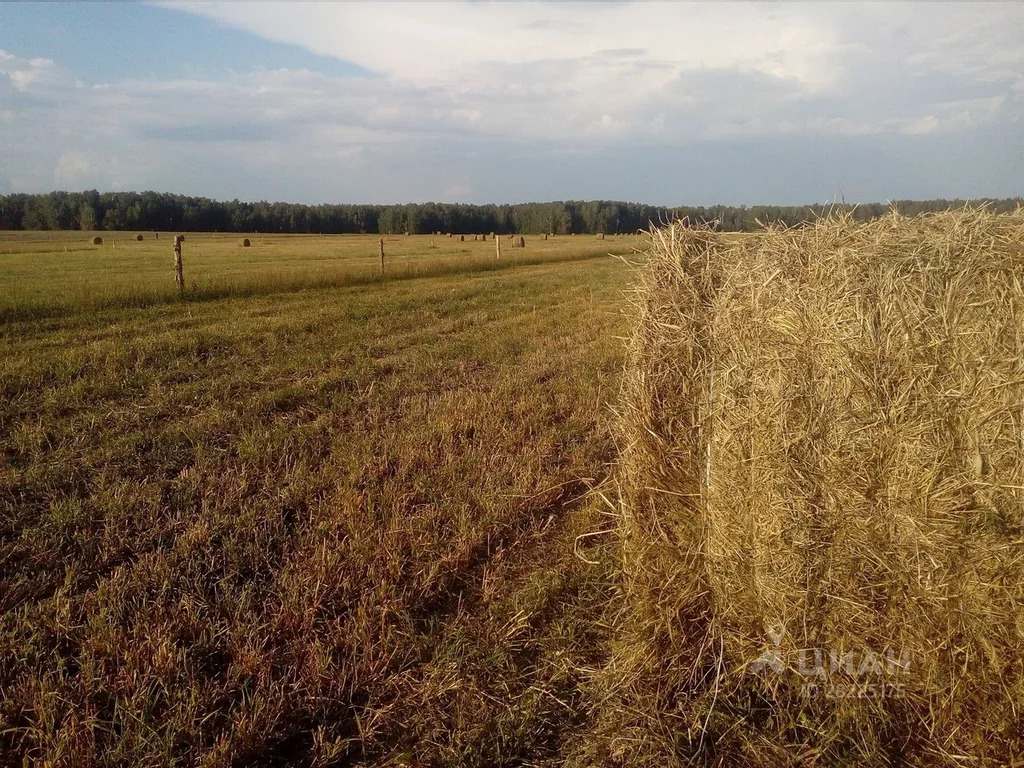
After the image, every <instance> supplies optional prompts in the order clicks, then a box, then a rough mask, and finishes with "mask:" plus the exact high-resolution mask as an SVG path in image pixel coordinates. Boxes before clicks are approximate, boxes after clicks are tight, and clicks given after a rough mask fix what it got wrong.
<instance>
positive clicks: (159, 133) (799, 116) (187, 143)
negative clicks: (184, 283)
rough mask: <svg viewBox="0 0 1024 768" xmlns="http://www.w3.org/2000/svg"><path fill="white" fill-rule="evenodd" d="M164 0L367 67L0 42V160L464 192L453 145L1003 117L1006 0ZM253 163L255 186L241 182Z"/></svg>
mask: <svg viewBox="0 0 1024 768" xmlns="http://www.w3.org/2000/svg"><path fill="white" fill-rule="evenodd" d="M174 7H177V8H180V9H181V10H182V11H183V12H187V13H189V14H195V15H201V16H205V17H209V18H213V19H216V20H217V21H218V22H221V23H223V24H226V25H229V26H232V27H236V28H239V29H244V30H248V31H250V32H253V33H255V34H257V35H259V36H261V37H263V38H266V39H270V40H276V41H281V42H286V43H291V44H295V45H299V46H302V47H303V48H306V49H308V50H310V51H313V52H316V53H319V54H324V55H328V56H333V57H336V58H338V59H342V60H345V61H350V62H353V63H355V64H357V65H359V66H360V67H362V68H363V69H364V70H367V71H369V74H367V75H356V76H347V77H333V76H327V75H325V74H322V73H319V72H313V71H308V70H288V69H277V70H270V69H255V70H248V71H233V72H230V73H225V74H224V76H222V77H219V78H213V77H210V78H208V79H175V80H167V81H152V80H145V81H143V80H136V79H133V78H132V75H131V74H130V68H129V67H127V65H126V70H125V76H124V77H123V78H112V79H111V80H110V81H109V82H106V83H101V84H97V85H92V86H85V85H83V84H82V83H80V82H78V81H77V80H76V78H75V77H74V76H73V75H74V73H71V72H68V71H66V70H63V69H62V68H61V66H60V63H59V62H57V63H54V62H52V61H48V60H45V59H38V58H35V59H23V58H19V57H16V56H14V55H12V54H9V53H5V52H3V51H0V166H2V167H4V168H5V169H7V172H8V173H10V174H11V176H12V179H13V178H14V177H15V176H16V177H17V179H18V181H19V182H21V181H24V180H28V182H29V183H30V186H31V188H37V189H38V188H44V189H45V188H47V187H48V186H49V185H50V184H53V183H57V185H58V186H96V187H100V188H110V187H111V186H116V187H135V188H139V187H158V188H162V189H180V188H182V187H181V186H178V180H179V179H182V180H184V179H188V180H189V181H188V184H189V185H191V186H189V187H188V188H189V189H192V190H196V188H197V186H198V187H200V188H199V189H198V191H203V192H205V193H207V194H219V195H227V196H234V195H236V194H237V195H241V196H246V197H258V196H263V195H267V194H273V195H275V196H280V197H292V198H294V199H306V200H309V199H318V198H319V199H324V197H325V196H326V197H327V198H328V199H338V198H342V199H350V200H366V199H378V200H387V199H402V198H404V197H407V198H409V199H417V198H418V199H429V198H438V197H450V196H462V195H485V194H488V192H487V191H486V190H487V189H489V187H487V186H486V184H485V183H484V182H483V181H481V179H480V178H479V177H478V174H479V172H476V173H470V174H469V175H467V170H466V167H465V165H466V164H467V163H471V162H473V160H472V158H473V157H474V153H475V152H478V151H479V152H484V153H487V152H491V153H492V154H494V155H496V156H498V157H499V158H500V157H505V156H513V155H516V153H517V152H519V151H520V150H522V151H523V152H526V151H528V152H529V153H531V154H533V155H535V156H540V157H559V158H565V157H576V156H586V155H601V156H602V157H608V156H609V154H610V153H621V152H625V151H628V150H631V149H633V148H634V147H637V146H642V147H647V148H648V151H650V152H651V153H652V154H653V153H660V154H670V153H674V152H679V151H680V149H681V148H685V147H687V146H689V145H691V144H692V143H693V142H701V141H703V142H708V141H711V142H741V141H755V140H758V141H760V140H775V139H778V140H785V139H787V138H794V139H801V138H803V137H832V138H836V137H840V138H849V139H858V138H863V137H869V138H871V139H872V140H874V139H876V138H878V137H887V136H888V137H900V136H913V137H914V138H915V139H917V138H918V137H926V136H928V137H932V136H941V135H943V134H949V133H952V132H957V131H960V132H963V131H970V130H977V129H980V128H984V127H986V126H990V127H991V126H1007V125H1011V124H1015V123H1016V122H1017V121H1020V119H1021V117H1022V116H1024V46H1022V45H1021V44H1020V43H1019V41H1018V32H1019V30H1020V29H1021V28H1024V5H1020V4H996V5H985V6H981V5H979V4H964V5H955V4H954V5H948V4H941V5H940V4H839V5H820V4H793V5H786V4H768V5H751V4H742V3H723V4H696V5H695V4H672V3H593V4H581V3H493V2H468V3H466V2H462V3H391V2H389V3H376V4H366V3H328V4H323V3H302V4H274V3H221V4H193V3H184V4H180V5H175V6H174ZM907 140H908V141H909V140H910V139H907ZM83 148H85V149H84V150H83ZM1011 149H1012V148H1011ZM1018 149H1019V148H1018ZM85 150H87V151H85ZM461 158H465V163H463V162H461V161H460V159H461ZM381 169H390V170H381ZM490 170H495V169H493V168H492V169H490ZM498 175H501V174H500V173H499V174H498ZM271 179H272V180H274V184H275V187H274V188H275V189H276V190H278V191H276V192H273V193H268V192H266V191H263V189H264V188H263V187H260V185H261V184H263V185H265V184H266V183H268V180H271ZM11 183H13V181H12V182H11ZM181 184H182V185H184V184H185V182H184V181H182V182H181ZM203 185H205V186H203Z"/></svg>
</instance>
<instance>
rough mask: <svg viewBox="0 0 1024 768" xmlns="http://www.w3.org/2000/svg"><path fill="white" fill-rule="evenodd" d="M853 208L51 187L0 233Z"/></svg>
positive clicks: (315, 227)
mask: <svg viewBox="0 0 1024 768" xmlns="http://www.w3.org/2000/svg"><path fill="white" fill-rule="evenodd" d="M966 202H967V201H965V200H924V201H916V200H898V201H894V203H893V205H895V206H896V207H897V208H898V209H899V210H900V211H902V212H903V213H906V214H916V213H923V212H927V211H939V210H945V209H948V208H956V207H962V206H963V205H965V204H966ZM971 202H972V203H982V202H985V203H988V204H989V205H990V206H991V208H992V210H995V211H1000V212H1005V211H1012V210H1014V209H1015V208H1016V207H1017V206H1019V205H1022V204H1024V199H1022V198H1019V197H1016V198H1009V199H1002V200H989V199H986V200H973V201H971ZM830 208H832V209H844V210H853V211H854V216H855V217H856V218H858V219H870V218H874V217H876V216H879V215H881V214H883V213H885V212H886V211H887V210H888V208H889V204H888V203H868V204H863V205H856V206H854V205H838V204H837V205H832V206H821V205H817V206H814V205H802V206H778V205H754V206H749V207H748V206H731V205H712V206H677V207H666V206H653V205H643V204H641V203H623V202H616V201H609V200H592V201H587V202H583V201H576V200H569V201H565V202H555V203H520V204H517V205H463V204H458V203H422V204H417V203H410V204H407V205H349V204H345V205H299V204H295V203H268V202H258V203H244V202H240V201H238V200H231V201H229V202H225V201H219V200H210V199H208V198H205V197H187V196H185V195H172V194H168V193H164V192H104V193H102V194H101V193H99V192H96V191H95V190H93V191H89V192H50V193H48V194H45V195H24V194H14V195H0V229H42V230H47V229H81V230H116V231H137V230H141V231H146V230H162V231H187V232H268V233H270V232H283V233H293V234H343V233H381V234H401V233H405V232H412V233H414V234H426V233H430V232H442V233H447V232H452V233H455V234H473V233H477V232H498V233H502V234H512V233H521V234H539V233H542V232H550V233H553V234H596V233H602V232H603V233H605V234H618V233H628V232H636V231H637V230H638V229H647V228H648V227H649V226H650V224H651V223H655V224H657V223H659V222H667V221H671V220H675V219H680V218H686V219H688V220H689V221H691V222H709V223H710V222H715V223H716V226H717V227H718V228H720V229H722V230H723V231H728V232H749V231H752V230H755V229H757V228H758V222H762V223H768V222H782V223H785V224H789V225H797V224H800V223H802V222H806V221H810V220H813V219H814V218H815V217H817V216H820V215H821V214H822V213H823V212H824V211H826V210H828V209H830Z"/></svg>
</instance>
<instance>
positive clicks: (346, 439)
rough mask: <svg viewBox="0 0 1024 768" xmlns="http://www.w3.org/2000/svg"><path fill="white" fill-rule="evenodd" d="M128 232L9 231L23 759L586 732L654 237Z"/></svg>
mask: <svg viewBox="0 0 1024 768" xmlns="http://www.w3.org/2000/svg"><path fill="white" fill-rule="evenodd" d="M104 237H105V242H104V244H103V245H102V246H98V247H93V246H91V245H86V244H85V243H86V242H87V239H86V235H85V234H83V233H70V234H69V233H61V234H56V233H55V234H54V235H53V239H50V238H49V236H48V234H47V233H22V234H17V235H12V234H7V235H5V236H4V238H3V240H2V247H0V266H2V268H3V272H2V275H3V278H2V279H0V286H2V290H0V306H2V307H3V309H0V317H3V318H5V322H3V323H0V392H2V398H0V563H2V564H3V567H2V569H0V610H2V620H0V622H2V623H0V764H4V765H6V764H10V765H21V764H22V763H23V761H24V762H25V763H26V764H27V763H38V764H50V765H68V766H72V765H76V766H77V765H100V766H103V765H110V766H113V765H147V766H149V765H168V766H169V765H204V766H215V765H216V766H220V765H223V766H227V765H276V764H300V765H306V764H313V763H315V764H320V765H327V764H337V765H452V766H454V765H524V764H534V765H536V764H552V765H555V764H561V762H562V760H563V759H564V757H565V756H566V755H568V754H571V753H572V752H573V751H574V750H576V749H577V748H579V746H580V744H581V743H582V742H583V741H585V739H586V733H587V729H588V728H589V726H590V716H591V712H592V709H593V701H594V697H593V696H592V689H591V686H592V685H593V676H594V674H595V672H596V671H597V670H598V669H599V668H600V667H601V665H602V663H603V661H604V659H605V655H606V653H607V650H608V645H609V642H608V641H609V634H610V626H611V623H612V621H611V619H612V616H613V614H614V613H615V612H616V611H617V610H618V607H619V602H618V597H617V594H618V593H617V588H616V586H615V569H616V567H617V566H616V557H615V552H614V540H613V537H612V536H609V535H606V534H604V533H601V532H602V531H604V532H607V531H609V530H610V529H611V528H612V527H613V526H614V519H613V518H612V517H610V516H609V515H608V514H607V511H608V508H607V506H605V504H604V502H603V501H602V500H601V496H600V494H599V493H595V492H593V489H595V488H598V486H599V485H600V483H601V482H602V481H603V480H604V479H605V478H606V477H607V475H608V471H609V464H610V463H611V462H612V461H613V460H614V457H615V446H614V444H613V440H612V437H611V434H610V433H609V431H608V428H607V423H608V422H609V419H608V416H607V408H608V404H609V403H610V402H611V401H613V400H614V398H615V396H616V393H617V390H618V382H619V378H620V368H621V364H622V357H623V351H622V342H621V340H620V338H619V337H620V336H621V335H622V334H623V333H624V332H625V325H626V322H625V318H624V317H623V315H622V296H623V291H624V290H625V289H626V287H627V286H628V283H629V281H630V279H631V275H630V269H629V267H628V266H627V265H626V264H624V263H623V262H622V261H621V260H619V259H614V258H611V257H609V256H607V255H602V254H608V253H609V252H610V251H615V250H618V251H619V252H627V251H629V250H630V249H631V248H632V247H633V245H634V244H635V243H636V239H635V238H625V237H623V238H616V239H613V238H609V239H608V241H596V240H594V239H593V238H586V237H579V236H577V237H561V238H556V239H555V240H553V241H549V242H548V243H543V242H542V241H539V240H538V238H536V237H534V238H530V237H527V247H526V248H525V249H522V250H518V249H517V250H516V251H513V250H512V249H510V248H508V241H503V242H502V253H503V257H504V261H503V263H502V265H501V266H502V269H501V270H500V271H494V270H493V267H494V255H493V254H494V244H493V242H491V241H490V240H489V241H487V242H486V243H480V242H467V243H458V242H452V241H451V240H449V239H448V238H441V237H436V238H434V240H435V245H436V246H437V248H434V249H431V248H430V240H431V238H430V237H429V236H427V237H423V236H420V237H393V238H388V239H387V242H386V247H387V249H388V253H389V254H393V261H389V266H388V275H387V277H388V278H390V277H395V276H399V277H405V278H411V277H412V276H413V275H415V274H417V273H420V274H424V275H433V276H424V277H418V278H415V279H401V280H391V279H385V280H383V281H380V278H379V261H377V253H376V237H370V236H362V237H358V236H336V237H323V238H319V237H299V236H296V237H288V236H282V237H266V238H264V237H262V236H254V237H253V238H252V239H253V247H251V248H247V249H243V248H241V247H240V246H239V245H238V242H239V237H238V236H226V235H225V236H216V235H191V234H190V235H188V236H187V238H186V241H185V244H184V246H185V251H184V257H185V275H186V282H187V284H188V285H189V286H190V289H189V292H188V295H187V299H186V301H184V302H181V301H179V300H177V298H176V297H175V292H174V283H173V271H172V269H171V237H170V236H167V235H161V237H160V239H159V241H153V240H152V238H151V236H150V235H149V234H147V235H146V240H144V241H143V242H139V243H137V242H135V241H134V240H128V239H127V238H125V239H122V237H118V236H117V235H116V234H113V233H104ZM112 240H113V242H112ZM65 244H66V245H67V248H68V251H67V254H65V253H64V251H63V248H64V246H65ZM531 259H534V260H538V261H543V262H552V263H539V264H528V263H525V262H527V261H528V260H531ZM566 259H567V260H566ZM392 270H393V271H392ZM369 280H374V281H376V282H372V283H370V284H356V283H359V282H360V281H369ZM193 285H195V286H196V287H195V288H192V287H191V286H193ZM299 289H301V290H299ZM586 534H596V535H586Z"/></svg>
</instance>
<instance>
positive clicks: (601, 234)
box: [597, 232, 604, 240]
mask: <svg viewBox="0 0 1024 768" xmlns="http://www.w3.org/2000/svg"><path fill="white" fill-rule="evenodd" d="M597 239H598V240H604V232H598V233H597Z"/></svg>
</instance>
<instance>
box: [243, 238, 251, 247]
mask: <svg viewBox="0 0 1024 768" xmlns="http://www.w3.org/2000/svg"><path fill="white" fill-rule="evenodd" d="M250 245H252V243H250V242H249V238H248V237H243V238H242V247H243V248H248V247H249V246H250Z"/></svg>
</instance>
